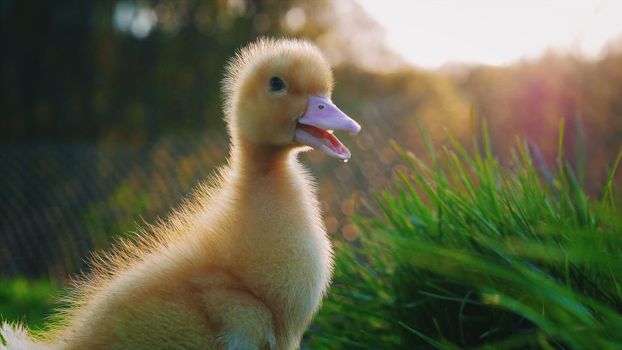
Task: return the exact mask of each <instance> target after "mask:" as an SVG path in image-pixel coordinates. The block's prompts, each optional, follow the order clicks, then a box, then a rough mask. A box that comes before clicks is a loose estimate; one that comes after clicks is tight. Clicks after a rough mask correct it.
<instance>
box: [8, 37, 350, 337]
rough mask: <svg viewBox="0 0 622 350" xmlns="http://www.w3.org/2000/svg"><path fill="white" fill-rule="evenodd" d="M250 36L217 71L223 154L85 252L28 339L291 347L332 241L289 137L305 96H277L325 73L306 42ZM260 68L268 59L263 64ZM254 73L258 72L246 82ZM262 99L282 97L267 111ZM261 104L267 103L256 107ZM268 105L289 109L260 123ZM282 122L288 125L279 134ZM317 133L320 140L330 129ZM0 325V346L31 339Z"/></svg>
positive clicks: (327, 80) (321, 82) (326, 274)
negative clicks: (88, 264)
mask: <svg viewBox="0 0 622 350" xmlns="http://www.w3.org/2000/svg"><path fill="white" fill-rule="evenodd" d="M254 45H255V46H252V45H251V46H250V47H249V48H247V49H245V50H246V51H242V53H241V54H240V55H239V56H238V57H237V59H236V61H234V63H233V64H232V66H230V68H229V76H228V78H227V80H225V84H227V82H230V83H231V84H234V85H235V86H234V87H228V88H227V87H226V89H234V90H235V91H233V90H229V91H228V102H227V112H226V113H227V121H228V123H229V130H230V133H231V135H232V147H233V148H232V152H231V157H230V160H229V165H228V166H227V167H225V168H223V169H222V170H221V171H220V176H219V177H218V178H216V179H215V180H214V181H212V184H211V185H210V186H205V187H202V188H201V189H199V190H198V191H197V192H196V195H195V197H194V199H193V200H191V201H189V202H188V203H186V204H184V205H183V206H182V209H180V210H179V211H177V212H175V213H174V214H173V215H171V217H170V219H169V220H168V221H167V222H164V223H161V224H160V225H159V226H157V227H154V228H152V229H151V230H150V232H149V233H143V234H142V235H140V238H139V239H138V241H137V242H135V243H122V244H121V245H120V247H119V248H118V249H117V250H116V251H115V252H113V253H112V254H109V255H108V256H106V257H104V258H101V259H99V260H96V261H95V266H94V272H93V274H92V276H90V277H88V278H86V279H85V280H84V281H83V282H81V283H80V284H79V286H78V287H77V290H76V292H75V293H74V296H73V297H72V302H71V305H72V307H71V308H70V309H69V310H68V311H66V312H65V313H64V314H62V315H61V317H60V318H61V319H64V320H65V321H64V322H62V325H61V326H59V327H57V328H56V329H55V330H53V331H51V332H49V333H48V334H45V335H44V338H42V340H41V341H39V342H38V343H37V345H36V346H41V348H42V349H171V348H178V349H221V348H222V349H262V348H269V349H296V348H298V347H299V344H300V340H301V337H302V334H303V333H304V331H305V329H306V327H307V326H308V324H309V322H310V320H311V318H312V316H313V315H314V313H315V312H316V311H317V309H318V307H319V305H320V302H321V299H322V296H323V294H324V293H325V292H326V289H327V286H328V284H329V281H330V276H331V270H332V253H331V248H330V242H329V240H328V238H327V236H326V232H325V229H324V225H323V222H322V220H321V212H320V209H319V207H318V202H317V200H316V195H315V189H314V185H313V183H312V181H311V179H310V177H309V176H308V175H307V173H306V171H305V170H304V169H303V167H302V166H301V164H300V163H299V162H298V161H297V159H296V154H297V152H296V151H295V149H299V148H300V143H299V142H295V141H296V140H297V137H298V136H296V137H294V131H295V130H298V126H299V124H298V123H299V122H302V121H303V120H306V119H305V118H306V117H305V116H306V115H308V114H310V113H308V110H309V109H310V108H311V107H309V106H308V105H309V103H308V102H306V101H303V102H304V104H300V103H298V104H296V103H294V102H291V101H290V100H289V97H292V100H294V101H298V100H299V99H297V98H298V97H300V96H303V95H304V96H306V95H307V94H309V95H313V96H316V95H318V94H323V95H328V94H329V93H330V88H331V86H332V76H331V75H330V71H329V70H327V68H326V67H325V66H326V64H325V62H324V61H323V60H322V61H320V62H317V60H318V55H319V54H318V53H317V50H316V49H315V48H314V47H312V46H311V45H309V44H307V43H302V42H298V41H291V40H286V41H261V42H259V43H256V44H254ZM279 50H280V51H279ZM269 55H276V56H269ZM274 57H276V59H277V61H276V65H277V67H276V68H275V67H273V65H274V64H275V62H273V61H274ZM297 59H302V60H303V61H304V60H305V59H306V60H307V61H308V62H306V63H307V64H306V65H305V68H302V69H309V68H311V69H315V70H316V71H317V72H313V71H310V72H309V73H308V74H307V75H305V76H304V77H303V78H304V79H307V81H306V82H304V83H301V84H298V83H294V79H296V78H299V75H298V73H294V75H293V76H292V75H291V74H290V73H284V72H285V71H284V70H283V69H284V68H283V67H285V68H286V69H294V71H295V68H296V66H295V65H294V64H300V62H297V61H296V60H297ZM261 60H264V61H261ZM257 61H260V62H259V63H257ZM261 62H263V63H261ZM303 63H305V62H303ZM253 64H256V65H257V66H252V65H253ZM261 64H264V66H261ZM309 64H311V65H313V64H315V66H311V67H309ZM262 67H264V68H262ZM265 67H267V68H265ZM250 69H254V70H255V71H249V70H250ZM261 69H267V70H271V71H270V72H267V73H266V74H263V72H261ZM275 69H276V72H277V73H275V72H274V71H273V70H275ZM257 70H259V72H257ZM275 74H278V75H279V76H285V78H283V79H284V80H286V81H287V84H288V85H287V98H288V99H285V97H283V96H285V95H279V94H281V92H282V90H283V89H279V90H275V89H276V88H280V87H281V86H280V85H279V84H277V83H274V78H270V77H271V76H272V75H275ZM264 75H265V76H264ZM318 76H319V78H318ZM313 77H316V78H313ZM255 78H257V79H258V80H257V81H260V82H261V83H258V84H255V83H254V80H253V79H255ZM266 79H270V85H269V88H268V90H269V92H268V93H266V92H265V91H264V90H265V88H264V84H265V82H264V81H266ZM278 79H281V78H278ZM313 79H315V80H313ZM297 84H298V85H297ZM314 84H315V86H317V87H318V88H317V89H316V90H318V89H319V90H318V91H307V90H304V91H301V92H300V93H298V95H300V96H296V94H297V93H296V92H295V91H294V88H298V89H300V87H301V86H302V87H303V88H305V89H306V88H307V87H308V86H314ZM255 85H257V86H255ZM275 86H276V87H275ZM320 90H321V91H320ZM253 94H257V95H259V97H257V96H254V95H253ZM264 95H265V96H264ZM262 101H263V102H262ZM275 101H276V102H275ZM288 103H290V104H291V105H287V104H288ZM327 103H328V102H327ZM270 104H273V105H274V106H277V107H278V106H281V107H282V106H283V105H285V107H282V108H281V110H278V108H277V110H276V111H274V110H275V108H269V107H270ZM329 107H330V106H329ZM289 109H291V110H292V111H293V114H292V113H291V112H290V111H289ZM305 109H306V110H307V112H305ZM320 109H324V106H322V107H321V108H320ZM262 110H265V111H267V113H265V115H260V114H261V113H260V112H256V111H262ZM253 111H255V112H256V115H259V116H257V117H256V116H255V114H253V113H255V112H253ZM249 113H250V116H249ZM288 113H289V114H288ZM271 114H277V116H278V115H279V114H288V115H290V116H289V117H288V118H283V119H282V120H281V121H279V122H277V123H273V124H272V125H270V124H269V123H267V124H266V123H264V121H265V120H264V119H262V118H269V117H270V115H271ZM303 114H304V115H305V116H303V117H302V119H300V118H301V117H300V116H301V115H303ZM255 118H259V119H255ZM256 120H259V121H260V122H256ZM289 122H291V123H292V127H291V128H290V125H289V124H288V123H289ZM246 123H248V124H249V125H247V124H246ZM264 126H265V127H266V128H267V129H264ZM305 128H307V129H308V128H309V127H308V126H305ZM355 129H356V128H355ZM249 130H250V131H249ZM312 131H313V130H312ZM355 131H356V130H355ZM286 132H287V133H291V139H290V140H289V142H287V140H286ZM296 132H298V131H296ZM313 132H317V133H319V131H313ZM296 135H298V134H296ZM331 135H332V134H331ZM325 137H326V140H329V141H331V142H332V140H333V137H331V136H325ZM268 140H269V141H268ZM322 140H323V139H320V141H321V142H324V141H322ZM320 141H317V140H316V141H312V143H313V142H315V143H318V142H320ZM326 142H328V141H326ZM333 146H334V145H333ZM333 146H331V147H333ZM341 146H343V145H341ZM327 147H328V146H327ZM333 148H334V149H335V150H334V151H332V152H333V153H335V152H336V154H337V155H342V156H343V157H345V156H346V153H345V151H347V149H346V150H345V151H344V150H343V149H341V148H339V147H337V146H334V147H333ZM347 156H348V157H349V152H348V153H347ZM2 331H3V334H4V335H5V338H7V341H8V349H21V348H23V349H30V348H31V346H35V345H34V343H31V345H28V346H27V345H22V347H20V345H19V343H20V342H23V344H29V342H30V341H29V340H28V339H25V338H24V336H23V335H20V333H19V332H16V331H13V330H11V329H10V328H9V327H8V326H6V325H5V326H3V329H2ZM0 348H3V347H2V346H1V345H0Z"/></svg>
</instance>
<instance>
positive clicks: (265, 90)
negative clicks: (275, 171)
mask: <svg viewBox="0 0 622 350" xmlns="http://www.w3.org/2000/svg"><path fill="white" fill-rule="evenodd" d="M332 87H333V75H332V72H331V70H330V67H329V65H328V63H327V62H326V60H325V59H324V57H323V56H322V54H321V53H320V51H319V50H318V49H317V47H315V46H314V45H313V44H311V43H309V42H307V41H302V40H296V39H279V40H273V39H260V40H258V41H256V42H254V43H252V44H250V45H248V46H246V47H244V48H243V49H242V50H240V51H239V52H238V53H237V55H236V56H235V57H234V58H233V59H232V60H231V62H230V63H229V65H228V67H227V73H226V76H225V79H224V81H223V89H224V91H225V95H226V101H225V118H226V122H227V125H228V128H229V132H230V134H231V137H232V141H233V143H234V146H236V147H251V148H253V149H260V150H261V149H264V150H272V151H279V150H289V149H295V148H299V147H301V146H310V147H312V148H315V149H319V150H321V151H323V152H325V153H327V154H328V155H330V156H333V157H336V158H338V159H342V160H347V159H349V158H350V151H349V150H348V149H347V148H346V147H345V146H344V145H343V144H342V143H341V142H340V141H339V140H338V139H337V138H336V137H335V136H334V135H333V131H345V132H347V133H350V134H357V133H358V132H359V131H360V130H361V127H360V126H359V124H358V123H356V122H355V121H354V120H352V119H350V118H349V117H348V116H347V115H346V114H344V113H343V112H342V111H340V110H339V108H337V106H335V105H334V104H333V103H332V101H331V100H330V96H331V92H332ZM238 144H239V145H238ZM307 148H308V147H307Z"/></svg>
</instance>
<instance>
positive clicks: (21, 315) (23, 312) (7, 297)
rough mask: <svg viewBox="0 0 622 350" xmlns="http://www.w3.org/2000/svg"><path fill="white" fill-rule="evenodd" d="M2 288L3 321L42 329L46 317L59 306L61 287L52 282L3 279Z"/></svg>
mask: <svg viewBox="0 0 622 350" xmlns="http://www.w3.org/2000/svg"><path fill="white" fill-rule="evenodd" d="M0 286H1V287H0V316H1V317H2V321H10V322H17V321H19V322H24V323H26V324H27V325H28V326H29V327H31V328H32V329H41V328H42V327H43V326H44V324H45V317H46V316H47V315H49V314H50V313H51V312H52V309H53V308H54V307H55V306H57V302H56V296H58V293H59V286H58V285H57V284H55V283H53V282H52V281H50V280H38V281H29V280H27V279H25V278H10V279H9V278H1V279H0Z"/></svg>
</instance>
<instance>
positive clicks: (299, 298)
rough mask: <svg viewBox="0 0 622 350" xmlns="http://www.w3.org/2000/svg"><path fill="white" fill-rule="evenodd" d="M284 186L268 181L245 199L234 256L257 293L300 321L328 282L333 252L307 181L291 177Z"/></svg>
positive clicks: (318, 301)
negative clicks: (240, 243)
mask: <svg viewBox="0 0 622 350" xmlns="http://www.w3.org/2000/svg"><path fill="white" fill-rule="evenodd" d="M283 191H284V189H283V187H282V185H281V187H279V186H269V185H266V186H262V187H261V188H258V189H257V191H256V192H255V193H253V195H250V196H248V197H247V198H246V201H245V204H244V205H243V206H241V208H244V209H243V210H244V211H245V213H244V214H243V215H242V216H243V217H244V218H243V221H245V225H244V226H245V227H244V228H243V232H240V239H242V240H243V241H244V249H241V250H240V251H239V252H238V254H239V255H238V256H237V257H236V260H237V264H240V265H239V266H240V267H241V268H240V271H244V275H245V276H243V278H244V279H245V280H246V281H249V282H250V283H251V284H253V285H252V288H253V289H254V290H255V292H256V293H258V294H261V295H262V297H263V298H264V299H269V300H270V302H271V303H274V306H275V307H276V308H277V309H280V310H281V311H282V312H283V313H287V314H288V315H289V317H291V318H296V319H299V320H298V322H301V323H304V322H306V321H307V320H308V318H310V317H311V315H312V314H313V312H314V311H315V310H316V309H317V307H318V305H319V303H320V299H321V297H322V294H323V293H324V291H325V290H326V287H327V285H328V283H329V280H330V276H331V268H332V252H331V247H330V241H329V240H328V238H327V236H326V232H325V229H324V224H323V222H322V217H321V213H320V209H319V208H318V204H317V200H316V198H315V195H314V193H313V191H312V189H311V188H310V186H309V185H308V184H306V183H304V182H302V181H301V182H295V181H292V183H291V185H290V186H289V190H288V191H286V193H283ZM241 214H242V213H241ZM242 216H241V217H240V218H242Z"/></svg>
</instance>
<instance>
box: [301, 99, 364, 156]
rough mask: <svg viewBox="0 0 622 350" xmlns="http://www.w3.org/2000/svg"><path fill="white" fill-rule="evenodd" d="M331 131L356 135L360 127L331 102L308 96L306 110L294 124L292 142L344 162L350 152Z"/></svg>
mask: <svg viewBox="0 0 622 350" xmlns="http://www.w3.org/2000/svg"><path fill="white" fill-rule="evenodd" d="M333 131H345V132H347V133H348V134H350V135H356V134H358V133H359V132H360V131H361V126H360V125H359V124H358V123H357V122H355V121H354V120H352V119H351V118H350V117H348V116H347V115H346V114H345V113H343V112H342V111H341V110H339V108H337V106H335V105H334V104H333V102H332V101H331V100H329V99H327V98H324V97H319V96H309V103H308V105H307V110H306V111H305V113H304V114H303V116H302V117H300V119H298V123H297V124H296V129H295V131H294V140H295V141H296V142H299V143H301V144H303V145H307V146H311V147H313V148H315V149H318V150H320V151H323V152H324V153H326V154H328V155H329V156H331V157H335V158H338V159H340V160H344V161H345V160H348V159H350V156H351V154H350V150H349V149H348V148H347V147H346V146H344V145H343V143H341V141H339V139H338V138H337V137H335V135H333Z"/></svg>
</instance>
